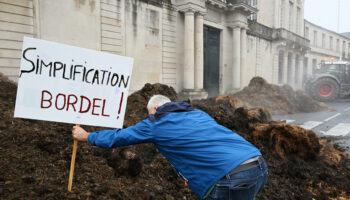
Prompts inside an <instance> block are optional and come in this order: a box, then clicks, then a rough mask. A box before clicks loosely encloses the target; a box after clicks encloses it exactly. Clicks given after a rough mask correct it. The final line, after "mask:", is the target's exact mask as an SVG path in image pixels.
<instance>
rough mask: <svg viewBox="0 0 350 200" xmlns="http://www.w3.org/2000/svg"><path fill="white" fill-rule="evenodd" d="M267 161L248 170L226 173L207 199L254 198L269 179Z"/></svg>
mask: <svg viewBox="0 0 350 200" xmlns="http://www.w3.org/2000/svg"><path fill="white" fill-rule="evenodd" d="M267 174H268V172H267V165H266V163H265V162H263V163H259V166H258V167H256V168H253V169H249V170H247V171H242V172H238V173H236V174H232V175H226V176H224V177H223V178H222V179H220V180H219V181H218V182H217V183H216V184H215V187H214V189H213V190H212V192H211V193H210V194H209V196H208V197H207V198H206V199H205V200H221V199H222V200H224V199H225V200H226V199H232V200H241V199H242V200H253V199H254V197H255V196H256V195H257V194H258V193H259V192H260V191H261V190H262V189H263V188H264V185H265V183H266V181H267Z"/></svg>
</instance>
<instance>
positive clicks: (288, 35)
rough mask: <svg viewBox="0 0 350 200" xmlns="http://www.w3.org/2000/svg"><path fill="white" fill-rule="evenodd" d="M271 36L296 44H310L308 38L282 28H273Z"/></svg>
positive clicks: (305, 45) (304, 45) (306, 45)
mask: <svg viewBox="0 0 350 200" xmlns="http://www.w3.org/2000/svg"><path fill="white" fill-rule="evenodd" d="M272 38H273V39H274V40H286V41H289V42H293V43H295V44H296V45H299V46H302V47H309V46H310V40H308V39H306V38H304V37H302V36H300V35H297V34H295V33H293V32H290V31H288V30H286V29H284V28H279V29H274V31H273V34H272Z"/></svg>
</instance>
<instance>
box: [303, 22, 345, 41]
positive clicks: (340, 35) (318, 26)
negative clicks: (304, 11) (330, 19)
mask: <svg viewBox="0 0 350 200" xmlns="http://www.w3.org/2000/svg"><path fill="white" fill-rule="evenodd" d="M304 21H305V22H306V23H309V24H311V25H312V26H315V27H317V28H320V29H323V30H325V31H328V32H331V33H333V34H336V35H338V36H339V37H342V38H344V39H347V40H350V35H347V34H350V32H347V33H345V34H346V35H343V33H337V32H335V31H332V30H329V29H326V28H324V27H322V26H320V25H317V24H314V23H312V22H310V21H308V20H306V19H304Z"/></svg>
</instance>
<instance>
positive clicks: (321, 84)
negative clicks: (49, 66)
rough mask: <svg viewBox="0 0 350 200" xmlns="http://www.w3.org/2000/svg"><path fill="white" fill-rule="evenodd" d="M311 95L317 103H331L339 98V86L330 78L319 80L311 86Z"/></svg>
mask: <svg viewBox="0 0 350 200" xmlns="http://www.w3.org/2000/svg"><path fill="white" fill-rule="evenodd" d="M311 95H312V96H313V97H314V98H315V99H317V100H319V101H333V100H334V99H336V98H337V97H338V96H339V85H338V83H337V82H336V81H335V80H333V79H331V78H321V79H319V80H317V81H316V82H315V83H314V84H313V85H312V87H311Z"/></svg>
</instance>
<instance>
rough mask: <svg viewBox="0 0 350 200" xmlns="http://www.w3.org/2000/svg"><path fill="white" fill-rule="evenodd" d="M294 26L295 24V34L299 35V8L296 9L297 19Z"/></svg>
mask: <svg viewBox="0 0 350 200" xmlns="http://www.w3.org/2000/svg"><path fill="white" fill-rule="evenodd" d="M296 20H297V21H296V24H295V28H296V31H295V32H296V33H298V34H299V33H300V8H299V7H298V8H297V19H296Z"/></svg>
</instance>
